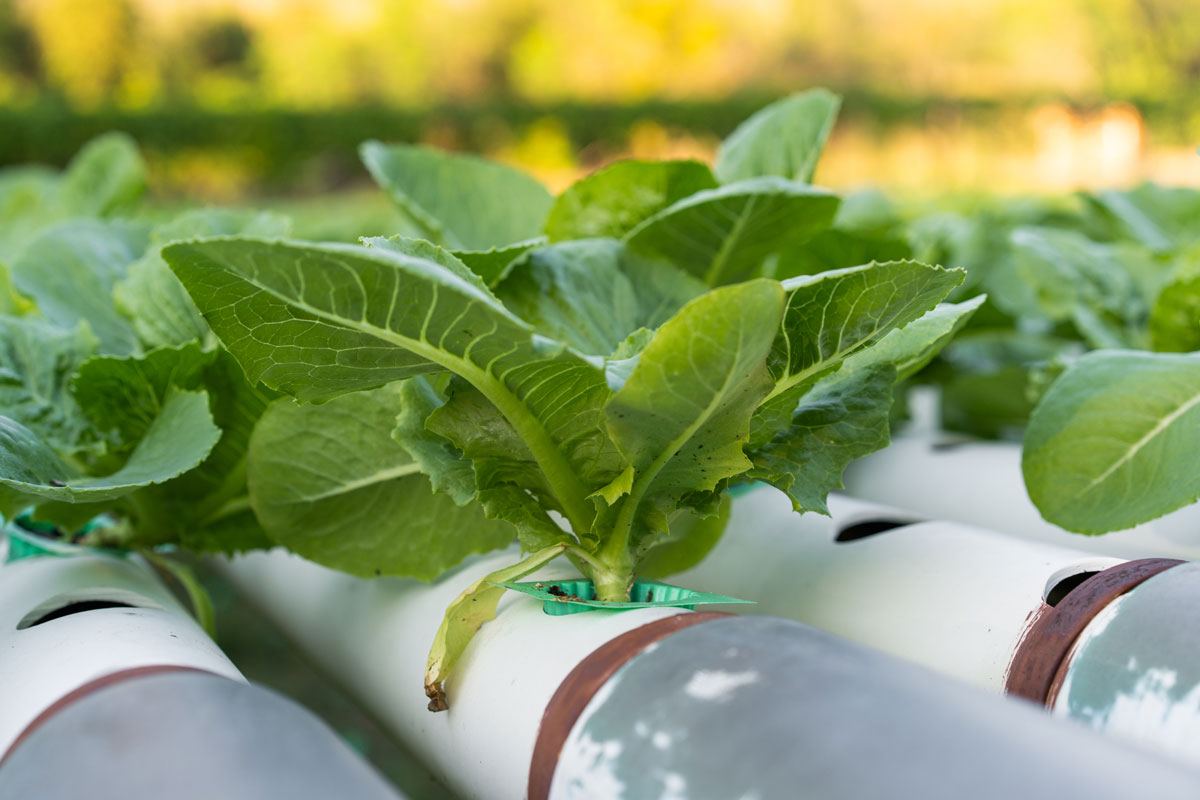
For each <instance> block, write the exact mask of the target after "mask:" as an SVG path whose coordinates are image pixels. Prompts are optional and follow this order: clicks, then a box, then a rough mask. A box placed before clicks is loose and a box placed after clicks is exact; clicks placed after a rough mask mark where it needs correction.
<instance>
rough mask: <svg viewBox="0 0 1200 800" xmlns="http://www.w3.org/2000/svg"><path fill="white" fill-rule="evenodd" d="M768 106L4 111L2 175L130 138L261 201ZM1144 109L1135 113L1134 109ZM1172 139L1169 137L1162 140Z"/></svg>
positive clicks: (904, 120)
mask: <svg viewBox="0 0 1200 800" xmlns="http://www.w3.org/2000/svg"><path fill="white" fill-rule="evenodd" d="M773 99H775V98H774V97H770V96H764V95H751V94H744V95H737V96H732V97H729V98H727V99H723V100H721V101H688V102H678V101H651V102H644V103H639V104H633V105H621V106H598V105H582V104H569V103H566V104H557V105H548V106H531V105H521V104H516V103H508V102H491V103H482V104H473V105H469V106H445V107H435V108H430V109H427V110H404V109H396V108H386V107H379V106H364V107H353V108H345V109H340V110H319V111H296V110H281V109H280V110H272V109H268V110H238V111H210V110H204V109H198V108H164V109H153V110H144V111H124V110H118V109H107V110H98V111H92V112H76V111H72V110H70V109H68V108H66V107H65V106H62V105H56V104H51V103H47V104H43V105H35V106H30V107H27V108H0V166H7V165H12V164H21V163H29V162H34V163H44V164H51V165H56V166H61V165H63V164H65V163H66V162H67V161H68V159H69V158H70V157H71V155H72V154H73V153H74V152H75V151H76V150H78V149H79V147H80V146H81V145H82V144H83V143H84V142H86V141H87V140H88V139H90V138H91V137H93V136H95V135H97V134H99V133H102V132H104V131H108V130H121V131H125V132H126V133H129V134H130V135H132V136H133V137H134V138H135V139H136V140H137V141H138V143H139V144H140V145H141V147H142V148H143V149H144V150H145V151H146V152H147V153H148V154H149V155H150V156H151V157H155V156H160V157H169V156H172V155H175V154H178V153H181V152H189V151H190V152H193V153H198V154H201V156H203V154H212V153H223V152H234V153H237V154H239V159H238V160H239V163H240V164H242V165H243V166H242V168H243V169H245V170H246V171H247V172H248V173H249V174H248V175H247V178H248V179H249V180H250V182H251V183H253V184H255V185H256V186H257V187H258V188H259V189H261V190H262V191H265V192H278V191H290V190H296V189H301V188H303V189H308V190H311V189H329V188H336V187H338V186H340V185H344V184H345V183H348V182H351V181H354V180H359V179H362V178H363V176H364V173H363V172H362V170H361V168H360V167H359V165H358V157H357V147H358V144H359V142H361V141H363V140H364V139H371V138H376V139H382V140H385V141H418V140H421V139H428V138H430V134H431V132H434V133H435V140H436V141H437V142H438V143H439V144H446V143H447V140H449V143H450V145H451V146H453V147H456V148H461V149H466V150H471V151H476V152H479V151H482V152H491V151H494V150H495V149H496V148H497V147H502V146H503V145H504V144H506V143H507V142H508V141H511V140H513V139H515V138H517V137H519V136H520V135H521V133H522V132H523V131H524V130H525V129H527V128H528V127H529V126H531V125H533V124H534V123H536V122H538V121H540V120H544V119H546V118H552V119H554V120H555V121H556V123H557V124H558V126H560V128H561V130H562V131H563V132H564V133H565V134H566V136H567V138H568V139H569V141H570V144H571V146H572V149H573V151H574V152H576V153H582V156H581V158H582V160H583V161H584V162H585V163H587V162H589V161H600V160H602V159H603V158H605V157H607V156H609V155H611V154H613V153H616V152H620V151H622V150H623V149H624V148H625V146H626V143H627V140H628V134H629V131H630V129H631V128H632V127H633V126H634V125H636V124H637V123H639V122H643V121H653V122H656V123H658V124H660V125H662V126H664V127H666V128H667V129H669V130H672V131H676V132H682V133H688V134H691V135H710V136H712V137H714V138H720V137H723V136H725V135H726V134H728V133H729V132H730V131H731V130H733V128H734V127H735V126H736V125H737V123H738V122H739V121H740V120H742V119H745V118H746V117H747V116H748V115H749V114H751V113H752V112H753V111H754V110H755V109H757V108H759V107H761V106H763V105H765V104H766V103H768V102H770V101H771V100H773ZM1044 99H1045V98H1030V99H1027V100H1021V101H1019V102H1015V103H1003V104H1001V103H997V102H992V101H953V100H945V99H939V98H935V99H929V98H897V97H890V96H883V95H879V94H870V93H863V92H853V91H852V92H849V93H846V94H845V100H844V105H843V112H842V120H843V124H846V123H851V124H857V125H861V126H864V127H866V128H867V129H869V130H875V131H877V132H879V133H880V134H881V135H882V134H884V133H886V131H887V130H888V129H889V128H891V127H893V126H895V125H898V124H929V125H938V124H942V121H944V120H956V121H966V122H968V123H969V124H976V125H981V126H988V125H997V124H1003V122H1002V120H1003V119H1005V118H1006V116H1005V115H1010V114H1012V113H1013V112H1020V111H1022V110H1025V109H1028V108H1030V107H1032V106H1033V105H1035V104H1036V103H1038V102H1041V101H1043V100H1044ZM1140 105H1141V104H1139V106H1140ZM1176 111H1178V109H1176V110H1172V109H1167V108H1162V109H1160V108H1157V107H1143V108H1142V112H1143V114H1145V115H1146V118H1147V122H1148V124H1149V125H1150V127H1151V128H1154V126H1155V125H1156V124H1161V125H1162V126H1163V127H1165V128H1168V129H1170V128H1176V129H1178V128H1177V124H1178V120H1177V114H1176ZM1167 138H1174V137H1167Z"/></svg>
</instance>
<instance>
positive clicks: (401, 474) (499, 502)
mask: <svg viewBox="0 0 1200 800" xmlns="http://www.w3.org/2000/svg"><path fill="white" fill-rule="evenodd" d="M835 110H836V99H835V98H833V97H832V96H831V95H828V93H824V92H814V93H806V94H803V95H799V96H797V97H794V98H789V99H787V100H784V101H781V102H780V103H778V104H776V105H774V106H771V107H768V108H767V109H765V110H764V111H762V112H760V113H759V114H758V115H756V116H755V117H754V118H752V119H750V120H748V121H747V123H745V124H744V125H743V126H742V127H741V128H740V129H739V130H738V131H737V132H735V133H734V134H733V135H732V136H731V137H730V138H729V139H728V140H727V141H726V143H725V145H724V146H723V147H722V150H721V153H720V156H719V158H718V162H717V165H716V169H715V174H714V171H713V170H710V169H709V168H708V167H707V166H705V165H702V164H699V163H696V162H665V163H654V162H638V161H633V162H623V163H619V164H616V165H613V166H611V167H609V168H607V169H604V170H601V171H600V172H598V173H595V174H593V175H591V176H588V177H587V178H584V179H583V180H582V181H580V182H579V183H577V184H576V185H574V186H572V187H571V188H569V189H567V190H566V192H564V193H563V194H562V195H561V196H560V197H558V198H556V199H553V198H551V197H550V195H549V194H548V193H546V192H545V190H544V189H541V187H540V186H538V185H537V184H536V183H535V182H534V181H533V180H532V179H531V178H529V177H528V176H526V175H523V174H521V173H519V172H517V171H516V170H513V169H511V168H508V167H504V166H502V165H498V164H492V163H489V162H486V161H484V160H482V159H478V158H475V157H473V156H463V155H454V154H448V153H440V152H436V151H431V150H427V149H424V148H418V147H409V146H391V147H389V146H385V145H381V144H379V143H374V142H372V143H368V144H366V145H364V148H363V156H364V160H365V161H366V163H367V164H368V166H369V167H370V169H371V171H372V172H373V174H374V175H375V176H376V177H377V179H379V181H380V182H381V184H383V185H384V187H385V188H386V189H387V190H388V192H389V194H391V196H392V197H393V199H394V200H395V201H396V202H397V204H398V206H399V207H400V209H401V210H402V212H403V213H404V214H405V216H406V218H407V219H408V220H409V221H410V222H411V225H412V230H409V231H407V233H409V234H414V235H417V236H421V237H424V238H413V237H412V236H395V237H392V238H387V239H385V238H372V239H367V240H365V242H364V243H365V245H366V246H353V245H341V244H312V243H304V242H297V241H289V240H281V239H269V238H260V237H246V236H234V237H216V238H205V239H197V240H193V241H187V242H179V243H175V244H172V245H170V246H168V247H167V248H165V249H164V251H163V256H164V258H165V259H166V261H167V262H168V263H169V264H170V266H171V268H172V269H173V270H174V272H175V274H176V275H177V276H178V277H179V279H180V280H181V281H182V283H183V285H184V286H185V287H186V289H187V291H188V293H189V294H190V295H191V298H192V300H193V301H194V302H195V304H196V306H197V307H198V308H199V309H200V311H201V313H202V314H203V316H204V318H205V320H206V321H207V322H208V324H209V325H210V326H211V327H212V330H213V331H214V332H215V333H216V335H217V336H218V337H219V338H220V339H221V341H222V342H223V343H224V345H225V346H226V347H227V348H228V350H229V352H230V353H232V354H233V356H234V357H235V358H236V359H237V360H238V362H239V363H240V364H241V366H242V368H243V370H244V371H245V374H246V376H247V378H248V380H249V381H250V382H251V383H258V382H262V383H263V384H265V385H266V386H268V387H270V388H271V389H274V390H277V391H280V392H283V393H285V394H287V395H290V396H291V398H294V400H288V399H285V400H280V401H277V403H276V404H274V405H273V406H272V407H271V409H270V410H269V411H268V412H267V413H266V414H265V415H264V417H263V419H262V421H261V422H260V424H259V426H258V429H257V430H256V432H255V435H254V439H253V441H252V442H251V453H250V478H249V479H250V489H251V500H252V504H253V506H254V508H255V510H256V512H257V513H258V516H259V519H260V520H262V522H263V524H264V525H265V527H266V528H267V531H268V533H269V534H270V535H271V536H272V537H273V538H275V539H276V540H277V541H280V542H281V543H284V544H286V545H287V546H289V547H291V548H292V549H293V550H296V551H297V552H299V553H301V554H303V555H306V556H308V557H310V558H314V559H315V560H318V561H321V562H323V563H326V564H328V565H330V566H334V567H337V568H340V569H345V570H348V571H351V572H355V573H358V574H362V575H378V574H408V575H417V576H420V577H432V576H434V575H436V574H438V573H439V572H441V571H443V570H444V569H446V568H447V567H448V566H450V565H452V564H453V563H455V562H456V561H457V560H458V559H460V558H461V557H462V556H463V555H465V554H466V553H469V552H477V551H481V550H487V549H492V548H495V547H500V546H504V545H506V544H507V543H508V542H510V541H511V540H512V538H513V536H514V534H515V536H516V538H517V539H518V540H519V541H520V543H521V545H522V547H523V549H524V550H525V551H526V553H527V555H526V556H525V557H524V558H523V559H522V560H520V561H519V562H518V563H515V564H514V565H513V566H512V567H509V568H506V569H503V570H500V571H498V572H496V573H493V574H492V575H489V576H487V577H486V578H485V579H483V580H482V581H480V582H478V583H476V584H475V585H473V586H471V587H469V588H468V589H467V590H466V591H464V592H463V594H462V595H461V596H460V597H459V598H458V600H456V601H455V603H454V604H453V605H452V606H451V608H450V609H449V610H448V611H447V614H446V618H445V620H444V622H443V625H442V627H441V629H440V631H439V633H438V636H437V639H436V641H435V643H434V647H433V651H432V653H431V657H430V664H429V671H428V674H427V680H426V691H427V693H428V694H429V696H430V698H431V705H430V707H431V709H434V710H437V709H440V708H444V707H445V701H444V694H443V691H442V681H443V679H444V678H445V677H446V675H447V673H448V671H449V670H450V669H451V667H452V666H453V664H454V663H455V661H456V659H457V658H458V656H459V655H460V654H461V652H462V650H463V649H464V648H465V646H466V644H467V642H468V641H469V639H470V637H471V636H472V635H473V633H474V631H475V630H477V629H478V627H479V626H480V625H481V624H483V622H485V621H486V620H487V619H490V618H491V616H493V615H494V613H495V608H496V604H497V602H498V600H499V597H500V595H501V593H502V591H503V590H502V589H500V588H497V587H496V586H494V585H493V584H494V583H495V582H498V581H502V580H512V579H516V578H518V577H520V576H523V575H526V574H528V573H530V572H532V571H534V570H536V569H538V568H539V567H541V566H542V565H544V564H545V563H547V562H548V561H550V560H552V559H554V558H557V557H560V556H563V557H566V558H568V559H570V560H571V561H572V563H574V565H575V566H576V567H577V568H578V569H579V570H580V571H581V572H582V573H583V574H584V575H585V576H586V577H588V578H590V579H591V580H592V581H593V582H594V584H595V588H596V592H597V596H598V598H599V599H600V600H627V599H628V597H629V590H630V586H631V584H632V582H633V580H634V577H635V575H637V574H639V569H641V566H642V565H643V564H645V565H647V567H648V568H658V569H669V568H670V567H672V566H675V567H677V566H679V565H680V564H681V563H684V562H687V561H688V560H691V561H694V560H698V559H699V558H700V557H702V556H703V554H704V552H705V551H706V550H707V548H708V547H711V544H712V542H713V541H714V540H715V536H716V535H719V532H720V531H719V528H720V523H721V519H722V517H721V509H722V492H723V490H724V489H725V488H726V487H728V486H729V485H730V484H732V483H734V482H737V481H745V480H762V481H766V482H769V483H771V484H773V485H775V486H777V487H778V488H779V489H781V490H782V491H784V492H786V493H787V494H788V496H789V497H790V498H791V499H792V501H793V504H794V505H795V507H796V508H797V509H798V510H816V511H821V512H825V511H826V508H825V497H826V495H827V493H828V492H829V490H830V489H831V488H835V487H837V486H839V485H840V482H839V481H840V476H841V471H842V469H843V467H844V466H845V465H846V464H847V463H848V461H849V460H851V459H853V458H855V457H858V456H861V455H864V454H866V453H868V452H871V451H873V450H875V449H877V448H879V447H882V446H884V445H885V444H886V443H887V441H888V428H887V417H888V408H889V406H890V404H891V388H892V385H893V384H894V382H895V381H896V380H897V378H898V376H900V375H903V374H908V373H909V372H911V371H912V370H913V369H915V368H917V367H919V366H920V365H921V364H922V363H924V361H926V360H928V358H930V357H931V356H932V354H933V353H934V352H935V351H936V349H937V348H938V347H939V346H940V345H941V344H942V343H943V342H944V341H945V340H946V339H947V338H948V337H949V335H951V334H952V333H953V331H954V330H955V328H956V327H957V326H958V325H959V324H961V322H962V320H963V319H965V317H966V316H968V315H969V313H970V312H971V311H972V310H973V308H974V306H973V305H966V306H959V307H954V306H949V307H943V308H940V309H937V310H934V311H933V312H932V313H928V312H931V310H933V309H934V308H935V306H937V304H938V303H939V301H941V300H942V298H944V297H945V296H946V294H947V293H948V292H949V291H950V290H951V289H952V288H953V287H954V286H956V285H957V284H958V283H959V282H960V280H961V272H960V271H955V270H944V269H941V268H939V267H931V266H927V265H924V264H920V263H916V262H911V261H899V262H890V263H872V264H867V265H862V266H856V267H852V268H847V269H841V270H836V271H832V272H826V273H822V274H819V275H797V276H795V277H789V278H787V279H786V280H782V281H781V280H778V279H776V277H773V276H780V275H788V274H789V270H790V269H792V268H793V264H792V263H791V262H789V261H787V260H785V259H783V258H781V257H780V254H781V253H784V252H786V251H788V250H789V249H790V248H795V247H798V246H801V245H802V244H803V242H804V241H805V240H806V239H807V238H809V237H811V236H812V235H813V234H814V233H816V232H818V231H820V230H822V229H824V228H826V227H828V225H829V223H830V221H831V220H832V218H833V215H834V213H835V211H836V208H837V205H838V198H837V197H836V196H834V195H832V194H831V193H829V192H827V191H825V190H821V189H818V188H816V187H814V186H812V185H810V184H808V183H807V182H806V181H807V179H808V178H809V176H810V175H811V172H812V167H813V164H814V163H815V160H816V156H817V154H818V153H819V150H820V147H821V145H822V144H823V142H824V138H825V135H826V134H827V133H828V129H829V126H830V124H831V123H832V114H833V113H834V111H835ZM814 116H815V120H814ZM297 401H298V402H297ZM430 489H432V490H433V493H432V494H431V493H430ZM714 530H715V532H714Z"/></svg>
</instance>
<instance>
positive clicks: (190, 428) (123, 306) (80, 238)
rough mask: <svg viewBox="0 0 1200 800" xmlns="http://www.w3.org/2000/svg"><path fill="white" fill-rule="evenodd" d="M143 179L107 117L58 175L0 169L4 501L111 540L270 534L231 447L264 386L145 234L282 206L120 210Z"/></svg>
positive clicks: (132, 151)
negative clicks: (154, 217)
mask: <svg viewBox="0 0 1200 800" xmlns="http://www.w3.org/2000/svg"><path fill="white" fill-rule="evenodd" d="M145 183H146V181H145V174H144V167H143V166H142V162H141V158H140V156H139V155H138V153H137V150H136V148H135V147H134V146H133V144H132V142H130V141H129V140H128V138H127V137H124V136H121V135H117V134H110V135H106V136H104V137H101V138H99V139H97V140H95V141H94V142H93V143H91V144H90V145H88V146H87V147H86V148H85V149H84V150H83V151H81V152H80V154H79V155H78V156H77V157H76V158H75V159H74V160H73V161H72V163H71V164H70V166H69V167H68V168H67V170H66V171H65V172H64V173H62V174H61V175H59V174H54V173H51V172H48V171H44V170H36V169H18V170H12V171H6V172H5V173H3V174H2V175H0V207H2V211H0V253H4V254H6V258H7V265H5V264H0V276H2V277H3V279H4V280H3V291H0V412H2V414H3V416H0V514H3V515H4V517H5V518H6V519H9V520H11V519H12V518H13V517H14V516H15V515H16V514H18V513H19V512H21V511H29V512H30V514H31V515H32V517H33V519H35V520H41V521H45V522H51V523H54V524H55V525H56V526H57V528H58V530H59V531H60V532H61V534H62V535H64V536H68V537H72V538H74V539H75V540H76V541H78V542H81V543H84V544H95V545H105V546H110V547H122V548H151V547H155V546H158V545H182V546H185V547H187V548H189V549H192V550H195V551H201V552H203V551H220V552H233V551H237V550H243V549H249V548H252V547H260V546H264V545H269V544H270V540H269V539H267V537H266V536H265V535H264V534H263V532H262V530H261V528H260V527H259V526H258V524H257V522H256V521H255V518H254V515H253V512H252V511H251V509H250V507H249V502H248V496H247V491H246V485H245V459H246V450H247V446H248V443H249V438H250V433H251V431H252V429H253V426H254V423H255V421H257V419H258V417H259V416H260V415H261V413H262V411H263V409H265V407H266V404H267V401H268V400H270V399H271V398H272V397H273V396H274V393H273V392H271V391H270V390H267V389H266V388H265V387H262V386H252V385H250V384H248V383H246V381H245V379H244V378H243V376H242V372H241V369H240V368H239V367H238V365H237V363H236V362H235V361H234V360H233V359H232V358H231V357H230V356H229V354H228V353H226V352H225V351H224V350H223V349H222V348H221V347H220V346H219V344H218V343H217V340H216V338H215V337H214V336H213V335H212V333H211V332H210V331H209V329H208V326H207V325H206V324H205V323H204V321H203V319H202V318H201V317H200V315H199V313H198V311H197V310H196V308H195V306H193V305H192V302H191V300H190V299H189V298H188V296H187V294H186V293H185V292H184V291H183V287H182V286H181V285H180V284H179V282H178V281H177V280H176V279H175V277H174V275H172V273H171V272H170V270H169V269H168V267H167V265H166V263H165V262H163V261H162V259H161V257H160V256H159V251H160V249H161V247H162V245H163V243H165V242H167V241H170V240H172V239H177V238H183V237H190V236H197V235H204V234H220V233H238V232H245V233H258V234H262V235H282V234H284V233H286V232H287V227H288V223H287V221H286V220H285V219H283V218H280V217H277V216H275V215H271V214H257V213H252V212H233V211H223V210H216V209H201V210H193V211H188V212H185V213H183V214H181V215H179V216H178V217H176V218H174V219H170V220H168V221H166V222H158V223H152V222H149V221H146V220H145V219H142V218H139V217H137V216H134V215H135V214H136V213H137V212H138V206H139V201H140V196H141V192H142V190H143V189H144V187H145ZM105 512H107V513H108V514H109V515H110V516H109V518H108V522H109V524H106V525H102V526H93V527H90V528H88V529H87V531H86V532H83V528H84V524H85V523H86V522H88V521H89V520H91V519H92V518H94V517H96V516H97V515H98V514H101V513H105Z"/></svg>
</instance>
